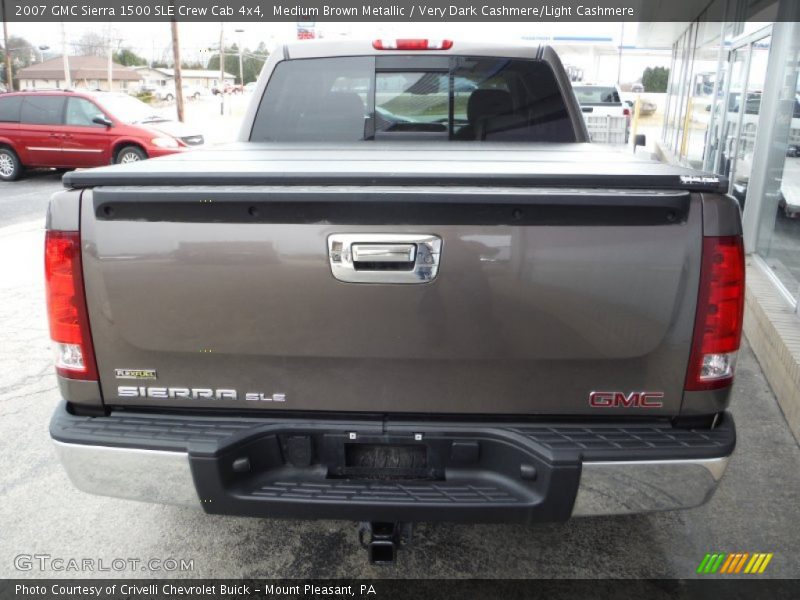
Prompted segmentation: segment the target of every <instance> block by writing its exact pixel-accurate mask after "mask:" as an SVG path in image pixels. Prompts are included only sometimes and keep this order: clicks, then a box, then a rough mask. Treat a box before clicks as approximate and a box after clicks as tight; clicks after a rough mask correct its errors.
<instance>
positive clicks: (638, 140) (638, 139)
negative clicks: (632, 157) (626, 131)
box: [633, 133, 647, 151]
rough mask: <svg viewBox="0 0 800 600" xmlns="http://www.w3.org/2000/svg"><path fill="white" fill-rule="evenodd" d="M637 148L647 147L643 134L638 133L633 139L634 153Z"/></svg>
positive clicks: (645, 137)
mask: <svg viewBox="0 0 800 600" xmlns="http://www.w3.org/2000/svg"><path fill="white" fill-rule="evenodd" d="M637 146H647V136H646V135H645V134H643V133H638V134H636V135H635V136H634V137H633V150H634V151H636V147H637Z"/></svg>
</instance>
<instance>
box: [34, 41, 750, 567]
mask: <svg viewBox="0 0 800 600" xmlns="http://www.w3.org/2000/svg"><path fill="white" fill-rule="evenodd" d="M586 142H587V133H586V128H585V125H584V122H583V118H582V116H581V111H580V107H579V106H578V103H577V101H576V99H575V97H574V95H573V93H572V90H571V86H570V82H569V80H568V78H567V77H566V76H565V73H564V71H563V69H562V67H561V64H560V62H559V60H558V58H557V57H556V55H555V53H554V52H553V51H552V50H551V49H550V48H547V47H541V48H531V47H500V46H492V45H487V44H466V43H458V42H451V41H448V40H440V41H434V40H427V41H426V40H378V41H375V42H372V43H370V42H363V43H362V42H355V41H346V42H342V41H335V42H327V41H321V42H299V43H292V44H288V45H286V46H284V47H283V48H281V49H279V50H278V51H277V52H275V53H273V54H271V55H270V59H269V60H268V62H267V64H266V65H265V67H264V71H263V73H262V75H261V77H260V79H259V82H258V85H257V88H256V91H255V93H254V94H253V101H252V103H251V105H250V107H249V109H248V112H247V114H246V116H245V119H244V125H243V127H242V131H241V134H240V141H239V142H237V143H236V144H233V145H230V146H224V147H220V148H216V149H211V148H209V149H204V150H198V151H196V152H191V153H185V154H181V155H177V156H175V157H167V158H163V159H158V160H150V161H146V162H141V163H137V164H131V165H122V166H109V167H103V168H99V169H92V170H86V171H79V172H73V173H68V174H67V175H66V176H65V177H64V183H65V187H66V188H67V189H66V190H65V191H62V192H59V193H58V194H56V195H55V196H54V197H53V199H52V201H51V203H50V208H49V213H48V220H47V235H46V265H45V268H46V282H47V301H48V311H49V317H50V331H51V337H52V339H53V342H54V344H55V347H56V370H57V374H58V382H59V385H60V389H61V393H62V395H63V397H64V402H63V403H62V404H61V405H60V406H59V408H58V409H57V411H56V413H55V415H54V417H53V420H52V423H51V430H50V431H51V436H52V438H53V440H54V441H55V444H56V447H57V450H58V453H59V455H60V458H61V461H62V463H63V465H64V467H65V468H66V470H67V473H68V474H69V476H70V478H71V480H72V481H73V483H74V484H75V485H76V486H77V487H79V488H80V489H82V490H85V491H87V492H92V493H96V494H104V495H109V496H116V497H122V498H132V499H138V500H146V501H153V502H169V503H179V504H190V505H196V506H200V507H202V509H203V510H205V511H206V512H208V513H215V514H229V515H252V516H257V517H289V518H326V519H350V520H355V521H361V522H363V523H364V524H365V525H364V528H363V530H362V534H363V538H364V541H365V543H366V544H368V545H369V547H370V551H371V556H372V558H373V560H375V561H390V560H392V558H393V557H394V550H395V548H396V546H397V544H398V543H399V541H400V540H401V538H403V537H404V536H405V535H406V534H407V533H408V530H407V527H404V526H403V525H402V524H407V523H413V522H416V521H436V520H446V521H462V522H463V521H467V522H520V523H528V522H532V521H542V520H550V521H553V520H565V519H568V518H569V517H570V516H578V515H611V514H624V513H635V512H643V511H654V510H667V509H676V508H685V507H692V506H697V505H700V504H702V503H703V502H705V501H706V500H708V499H709V497H710V496H711V494H712V493H713V491H714V489H715V487H716V486H717V484H718V482H719V480H720V478H721V476H722V474H723V472H724V470H725V466H726V464H727V461H728V459H729V457H730V455H731V453H732V452H733V448H734V445H735V429H734V424H733V421H732V419H731V417H730V415H729V414H728V413H726V412H725V408H726V406H727V403H728V397H729V394H730V389H731V385H732V382H733V371H734V367H735V363H736V353H737V350H738V349H739V342H740V335H741V323H742V312H743V306H744V256H743V249H742V240H741V224H740V215H739V209H738V206H737V204H736V203H735V201H734V200H733V199H732V198H730V197H729V196H727V195H726V194H725V189H726V186H725V182H724V181H721V180H720V179H718V178H717V177H715V176H712V175H709V174H705V173H699V172H697V171H691V170H689V169H683V168H679V167H675V166H670V165H666V164H661V163H656V162H653V161H650V160H644V159H641V158H638V157H636V156H634V155H632V154H623V153H621V152H615V151H612V150H609V149H607V148H603V147H602V146H597V145H592V144H588V143H586Z"/></svg>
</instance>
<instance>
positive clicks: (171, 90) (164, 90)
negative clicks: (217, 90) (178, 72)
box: [153, 83, 211, 102]
mask: <svg viewBox="0 0 800 600" xmlns="http://www.w3.org/2000/svg"><path fill="white" fill-rule="evenodd" d="M182 88H183V97H184V98H185V99H187V100H188V99H189V98H192V99H194V100H197V99H199V98H201V97H202V96H208V95H209V94H211V91H210V90H208V88H204V87H202V86H199V85H195V84H193V83H184V84H183V86H182ZM153 95H154V96H155V97H156V99H158V100H166V101H167V102H172V101H173V100H175V84H174V83H173V84H168V85H161V86H158V87H156V88H155V89H154V91H153Z"/></svg>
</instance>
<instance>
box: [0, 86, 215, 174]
mask: <svg viewBox="0 0 800 600" xmlns="http://www.w3.org/2000/svg"><path fill="white" fill-rule="evenodd" d="M203 141H204V140H203V136H202V135H200V134H198V133H195V132H192V131H190V130H188V129H187V128H186V126H185V125H184V124H183V123H179V122H177V121H171V120H169V119H165V118H164V117H161V116H158V115H157V114H154V111H153V109H152V108H151V107H149V106H148V105H147V104H145V103H144V102H141V101H140V100H137V99H136V98H133V97H132V96H128V95H127V94H122V93H109V92H97V93H81V92H72V91H57V90H54V91H41V92H17V93H10V94H3V95H2V96H0V180H3V181H13V180H14V179H16V178H17V177H19V176H20V174H21V173H22V171H23V170H24V169H25V168H26V167H56V168H65V169H74V168H82V167H99V166H101V165H108V164H111V163H127V162H134V161H137V160H144V159H146V158H152V157H157V156H164V155H167V154H174V153H176V152H183V151H186V150H188V149H190V148H191V147H192V146H198V145H200V144H202V143H203Z"/></svg>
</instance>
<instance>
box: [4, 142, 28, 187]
mask: <svg viewBox="0 0 800 600" xmlns="http://www.w3.org/2000/svg"><path fill="white" fill-rule="evenodd" d="M22 170H23V167H22V163H21V162H20V161H19V157H18V156H17V153H16V152H14V151H13V150H12V149H11V148H5V147H0V181H14V180H15V179H18V178H19V176H20V175H22Z"/></svg>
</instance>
